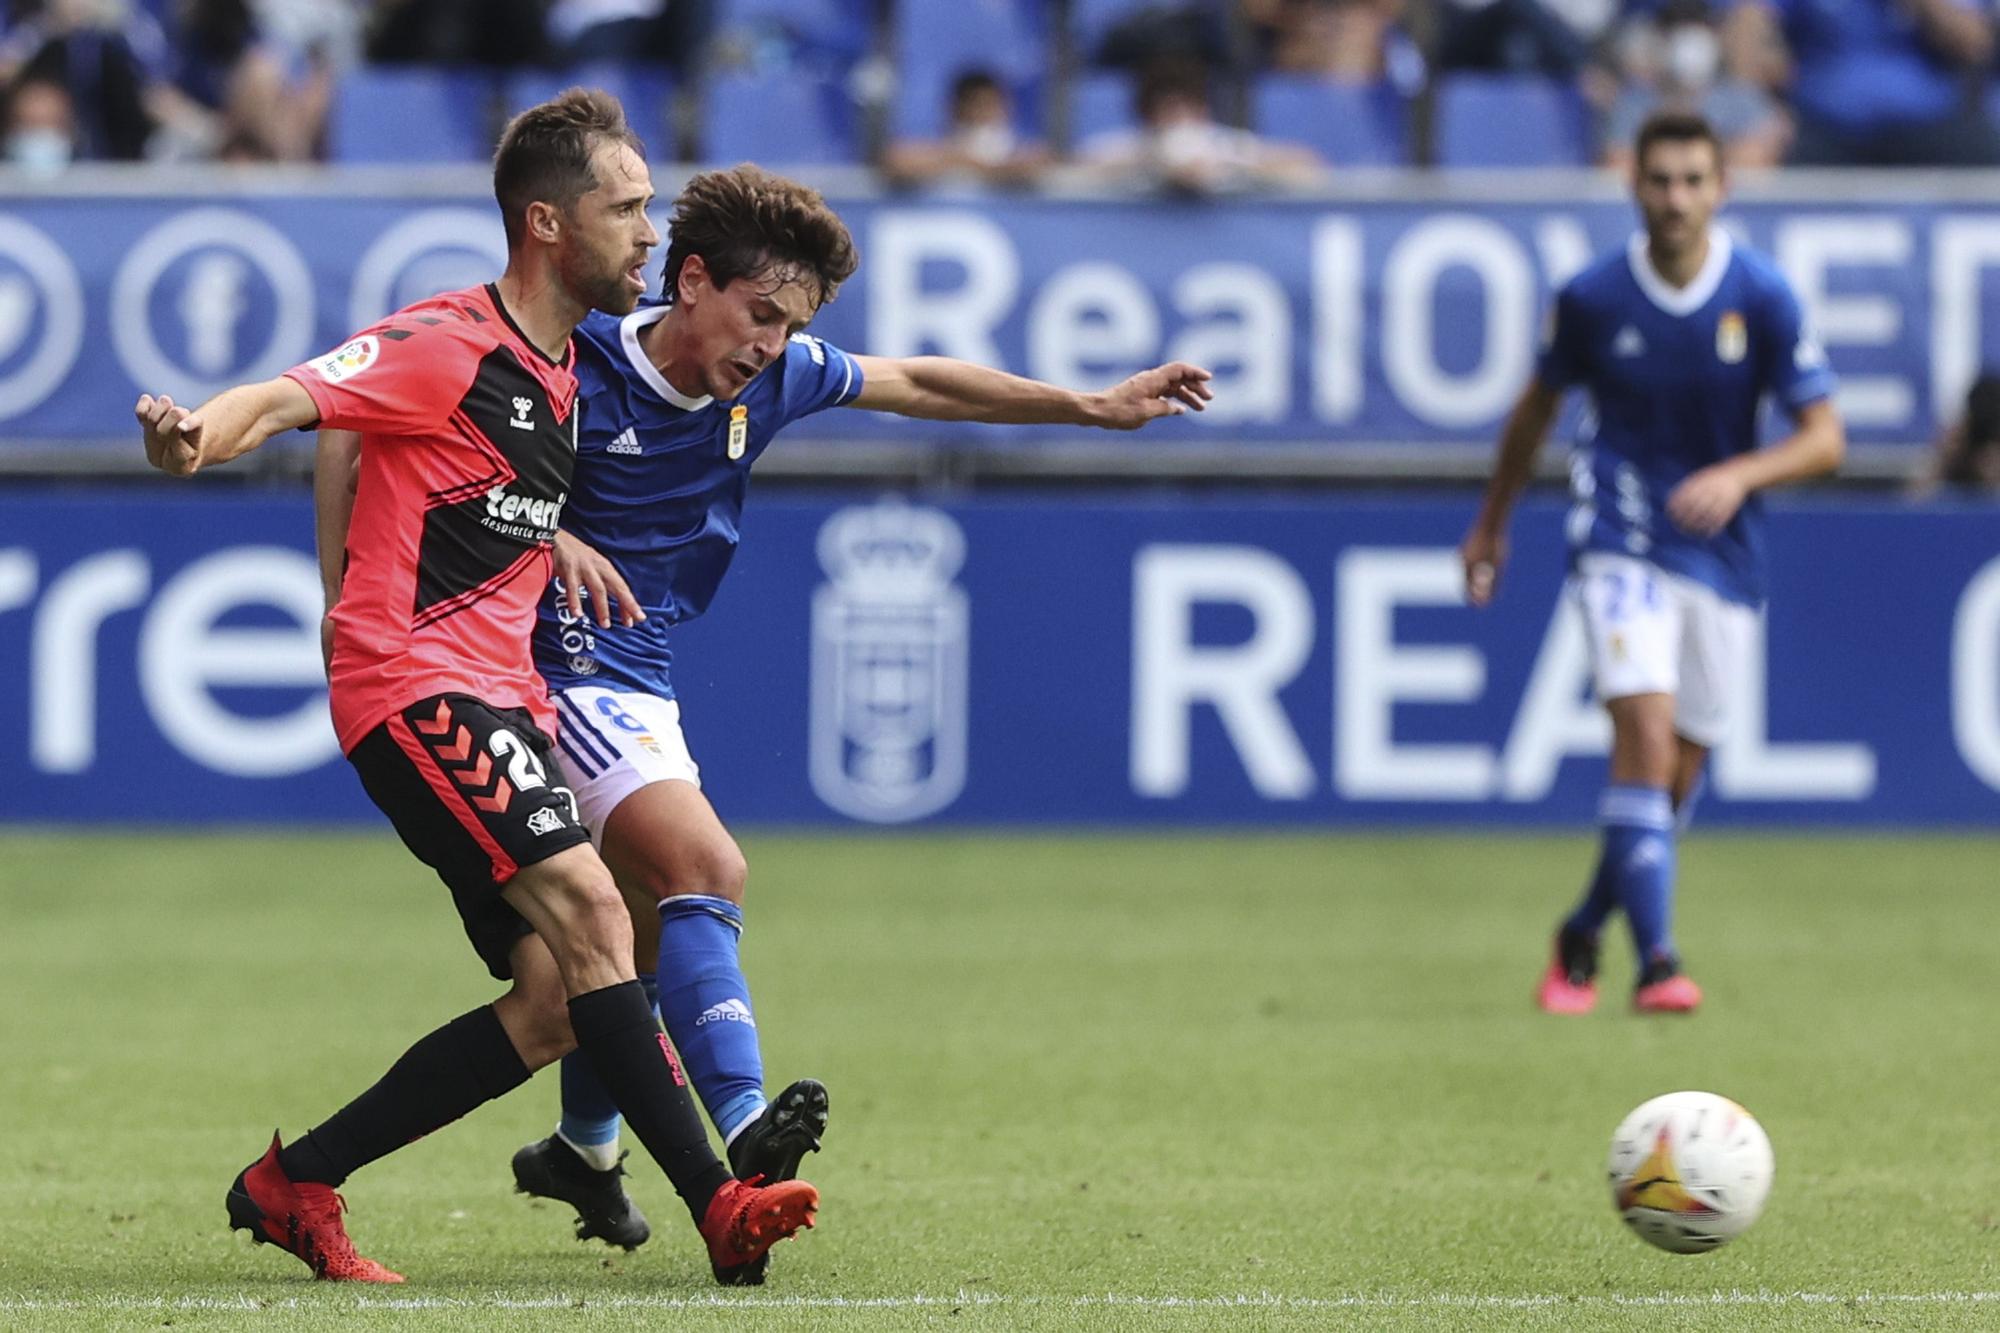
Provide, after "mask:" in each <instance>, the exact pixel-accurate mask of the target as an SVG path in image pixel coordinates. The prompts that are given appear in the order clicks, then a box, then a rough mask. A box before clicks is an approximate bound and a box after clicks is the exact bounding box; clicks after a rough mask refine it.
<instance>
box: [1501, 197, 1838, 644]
mask: <svg viewBox="0 0 2000 1333" xmlns="http://www.w3.org/2000/svg"><path fill="white" fill-rule="evenodd" d="M1537 375H1538V377H1539V378H1540V380H1541V382H1542V383H1543V384H1544V385H1546V386H1548V387H1550V388H1554V389H1567V388H1569V387H1571V386H1573V385H1581V386H1582V387H1583V388H1585V389H1586V390H1587V391H1588V392H1589V394H1590V396H1591V399H1592V408H1593V412H1592V415H1593V416H1594V418H1595V425H1594V426H1593V427H1592V428H1591V431H1590V433H1589V435H1588V436H1587V437H1586V439H1585V440H1583V441H1580V442H1579V448H1578V451H1577V454H1576V457H1575V459H1574V460H1573V462H1572V464H1571V468H1570V479H1571V489H1572V492H1573V494H1574V496H1575V499H1576V506H1575V508H1574V509H1573V510H1572V511H1571V513H1570V521H1569V539H1570V547H1571V550H1572V553H1581V552H1583V551H1616V552H1619V553H1621V554H1624V555H1634V556H1639V557H1642V558H1644V559H1647V560H1650V561H1652V562H1653V563H1654V564H1657V565H1659V566H1660V567H1661V568H1662V569H1666V570H1670V571H1672V572H1673V573H1676V574H1681V575H1684V576H1686V577H1688V578H1691V579H1694V580H1696V581H1698V582H1700V583H1704V584H1706V585H1708V586H1709V587H1711V588H1713V589H1715V590H1716V591H1717V592H1718V593H1720V594H1721V595H1722V596H1724V597H1726V598H1728V599H1729V600H1731V601H1734V602H1741V603H1745V604H1748V605H1751V606H1756V605H1760V604H1761V603H1762V602H1763V600H1764V570H1763V533H1762V527H1763V507H1762V504H1761V502H1760V501H1759V500H1758V498H1757V497H1756V496H1755V495H1754V494H1753V495H1752V496H1751V497H1750V498H1749V500H1747V501H1746V502H1745V503H1744V505H1743V508H1742V509H1741V510H1740V511H1738V513H1737V515H1736V517H1735V518H1734V519H1732V520H1730V523H1729V526H1728V527H1726V528H1724V529H1723V530H1722V531H1721V532H1719V533H1717V534H1716V535H1715V536H1713V537H1695V536H1690V535H1689V534H1688V533H1686V532H1683V531H1681V530H1680V529H1679V528H1678V527H1676V526H1675V525H1674V523H1673V521H1672V520H1671V519H1669V518H1668V517H1667V515H1666V503H1667V497H1668V496H1669V495H1670V494H1672V493H1673V489H1674V487H1675V486H1677V485H1679V484H1680V482H1681V480H1682V479H1683V478H1684V477H1686V476H1688V475H1689V474H1690V473H1693V472H1697V471H1699V470H1700V469H1702V468H1704V467H1707V466H1708V465H1709V464H1711V463H1715V462H1719V461H1721V460H1722V459H1725V458H1729V457H1732V456H1733V455H1736V454H1741V453H1746V452H1748V451H1749V450H1752V449H1755V448H1757V447H1758V443H1759V441H1758V435H1757V417H1758V411H1759V407H1760V405H1761V403H1762V402H1763V399H1764V396H1765V394H1767V393H1768V394H1771V395H1773V396H1774V397H1776V398H1777V400H1778V401H1779V403H1780V404H1782V405H1783V406H1784V407H1785V408H1786V409H1787V410H1788V411H1790V412H1793V413H1796V412H1798V411H1799V410H1800V409H1801V408H1804V407H1805V406H1807V405H1808V404H1810V403H1813V402H1816V401H1817V400H1819V399H1821V398H1825V397H1827V396H1828V395H1829V394H1831V393H1832V392H1833V374H1832V372H1831V371H1829V370H1828V369H1827V367H1826V358H1825V356H1824V355H1823V354H1822V353H1821V351H1820V349H1819V346H1818V344H1817V343H1815V342H1814V341H1813V340H1812V338H1811V337H1810V336H1808V335H1807V334H1806V332H1805V331H1804V329H1803V328H1802V321H1801V318H1800V314H1799V302H1798V298H1797V297H1795V296H1793V295H1792V291H1791V288H1790V287H1788V286H1786V284H1785V280H1784V277H1783V276H1782V275H1781V274H1779V272H1778V270H1777V268H1776V267H1775V266H1774V265H1772V263H1771V262H1770V261H1769V260H1767V259H1765V258H1764V257H1763V256H1761V255H1757V254H1753V253H1750V252H1748V251H1745V250H1741V249H1738V248H1736V247H1734V246H1732V245H1731V243H1730V240H1729V237H1728V235H1727V234H1726V233H1724V232H1722V231H1720V230H1716V231H1713V232H1711V233H1710V235H1709V252H1708V262H1707V263H1706V264H1704V265H1703V266H1702V271H1701V272H1700V273H1699V274H1698V275H1696V277H1695V279H1694V281H1693V282H1691V283H1689V284H1688V285H1687V286H1686V287H1681V288H1675V287H1673V286H1670V285H1669V284H1668V283H1667V282H1666V280H1665V279H1663V278H1661V277H1660V276H1659V275H1658V274H1657V273H1656V272H1655V271H1654V269H1653V266H1652V262H1651V260H1650V259H1649V258H1648V257H1647V254H1646V239H1645V237H1644V236H1643V235H1641V236H1635V237H1633V238H1632V244H1631V245H1630V246H1629V247H1628V249H1627V251H1626V253H1624V254H1618V255H1612V256H1608V257H1606V258H1604V259H1601V260H1599V261H1598V262H1597V263H1595V264H1593V265H1591V267H1589V268H1587V269H1585V270H1584V271H1583V272H1582V273H1580V274H1578V275H1577V276H1576V277H1575V278H1573V279H1572V280H1571V281H1570V282H1569V284H1568V285H1567V286H1565V287H1564V288H1563V289H1562V292H1561V293H1560V294H1559V295H1558V296H1557V297H1556V306H1555V310H1554V312H1553V314H1552V316H1551V325H1550V328H1549V331H1548V338H1547V341H1546V343H1545V345H1544V347H1543V349H1542V355H1541V362H1540V365H1539V366H1538V368H1537Z"/></svg>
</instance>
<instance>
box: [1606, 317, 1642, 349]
mask: <svg viewBox="0 0 2000 1333" xmlns="http://www.w3.org/2000/svg"><path fill="white" fill-rule="evenodd" d="M1645 354H1646V340H1645V339H1644V338H1642V337H1640V336H1639V330H1637V329H1635V328H1633V327H1632V326H1631V325H1630V324H1627V325H1626V326H1625V327H1624V328H1622V329H1620V330H1618V336H1617V337H1616V338H1613V339H1612V340H1611V355H1613V356H1644V355H1645Z"/></svg>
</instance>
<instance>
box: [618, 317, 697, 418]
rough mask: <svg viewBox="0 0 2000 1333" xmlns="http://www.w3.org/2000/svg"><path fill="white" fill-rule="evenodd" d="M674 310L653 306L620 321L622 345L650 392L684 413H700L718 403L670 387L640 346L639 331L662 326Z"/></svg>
mask: <svg viewBox="0 0 2000 1333" xmlns="http://www.w3.org/2000/svg"><path fill="white" fill-rule="evenodd" d="M672 309H673V307H672V306H670V305H649V306H643V307H641V308H640V309H638V310H634V311H633V312H632V313H631V314H629V315H627V316H625V318H623V319H621V320H619V321H618V341H619V342H620V343H622V344H623V345H624V348H625V359H626V360H627V361H630V362H631V363H632V369H634V370H636V371H638V372H639V378H640V379H642V380H644V381H645V382H646V387H647V388H649V389H651V390H652V391H653V392H654V393H656V394H658V395H660V397H662V398H664V399H666V400H667V401H668V402H669V403H671V404H673V405H674V406H675V407H678V408H679V409H680V410H681V411H683V412H699V411H700V410H701V409H702V408H704V407H707V406H708V405H709V404H710V403H712V402H714V401H715V399H714V398H712V397H709V396H707V395H703V396H702V397H700V398H690V397H688V396H687V395H686V394H684V393H682V392H681V391H680V390H679V389H676V388H675V387H674V386H673V385H671V384H669V383H667V377H666V376H665V375H662V374H661V373H660V368H659V367H658V366H656V365H654V364H653V359H652V358H651V357H649V356H647V355H646V349H645V348H643V347H641V346H639V331H640V330H641V329H643V328H645V327H646V326H647V325H649V324H657V323H659V321H660V320H661V319H663V318H665V317H666V313H667V312H668V311H669V310H672Z"/></svg>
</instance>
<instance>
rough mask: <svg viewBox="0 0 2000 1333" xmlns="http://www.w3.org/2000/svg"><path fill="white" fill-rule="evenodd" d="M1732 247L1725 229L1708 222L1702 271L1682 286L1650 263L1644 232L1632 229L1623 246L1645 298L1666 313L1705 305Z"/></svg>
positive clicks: (1684, 312) (1685, 311) (1719, 280)
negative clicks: (1706, 244) (1678, 285)
mask: <svg viewBox="0 0 2000 1333" xmlns="http://www.w3.org/2000/svg"><path fill="white" fill-rule="evenodd" d="M1734 248H1735V245H1734V242H1732V241H1731V240H1730V239H1729V233H1728V232H1726V231H1724V230H1723V229H1722V228H1720V227H1715V226H1711V227H1710V228H1709V229H1708V258H1707V259H1706V260H1704V261H1702V266H1701V272H1699V273H1697V274H1695V275H1694V281H1693V282H1690V283H1689V284H1688V285H1687V286H1685V287H1676V286H1674V285H1673V284H1672V283H1670V282H1668V281H1667V280H1666V279H1665V278H1663V277H1661V276H1660V271H1659V270H1658V269H1656V268H1654V267H1653V256H1652V255H1651V254H1649V253H1647V250H1646V233H1645V232H1643V231H1641V232H1634V233H1633V235H1632V239H1631V241H1630V242H1629V243H1628V244H1627V245H1626V247H1625V257H1626V258H1627V259H1628V260H1629V261H1630V262H1631V265H1632V277H1633V279H1634V280H1635V281H1637V282H1638V284H1639V290H1640V291H1642V292H1644V293H1645V294H1646V299H1647V300H1649V301H1651V302H1652V303H1653V304H1654V305H1656V306H1658V307H1659V308H1660V309H1662V310H1664V311H1666V312H1667V313H1668V314H1669V315H1682V316H1686V315H1692V314H1693V313H1694V312H1695V311H1697V310H1699V309H1701V308H1702V307H1703V306H1705V305H1707V304H1708V302H1709V298H1710V297H1712V296H1714V295H1715V289H1716V288H1717V287H1720V286H1721V285H1722V275H1723V274H1725V273H1727V272H1728V271H1729V257H1730V255H1731V254H1732V253H1733V252H1734Z"/></svg>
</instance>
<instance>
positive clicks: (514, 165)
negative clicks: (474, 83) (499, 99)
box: [493, 88, 646, 250]
mask: <svg viewBox="0 0 2000 1333" xmlns="http://www.w3.org/2000/svg"><path fill="white" fill-rule="evenodd" d="M607 139H609V140H612V141H613V142H616V143H622V144H624V145H625V146H626V147H628V148H630V149H631V150H632V151H633V152H635V153H637V154H639V156H641V157H644V156H645V155H646V145H645V144H644V143H643V142H641V141H640V139H639V136H638V134H637V133H636V132H635V131H634V130H633V129H632V127H631V126H630V125H628V124H626V123H625V108H623V107H621V106H619V105H618V99H617V98H615V97H613V96H612V95H611V94H610V93H607V92H604V91H603V90H602V89H598V88H571V89H569V90H568V91H566V92H562V93H559V94H557V95H556V96H554V97H552V98H550V99H549V100H548V101H546V102H543V103H542V104H541V105H540V106H531V107H529V108H528V109H527V110H526V111H523V112H522V113H521V114H520V115H518V116H516V117H514V118H513V119H512V120H510V121H508V122H507V128H506V129H505V130H503V131H502V132H501V134H500V148H499V150H498V151H497V152H495V153H494V154H493V197H494V198H495V199H498V200H499V201H500V220H501V221H502V222H503V223H504V224H505V225H506V227H507V248H508V249H509V250H511V249H513V248H514V247H515V246H516V245H518V244H520V242H521V235H522V231H523V229H524V228H525V227H526V226H527V220H528V205H529V204H533V203H545V204H554V205H555V206H556V207H557V208H560V209H561V210H562V211H563V212H565V213H567V212H569V211H570V210H571V209H573V208H575V207H576V201H577V200H579V199H581V198H583V196H585V195H586V194H589V193H590V192H591V191H592V190H594V189H596V188H597V186H598V180H597V174H596V173H595V172H593V171H592V170H591V169H590V158H591V154H593V153H595V152H596V151H597V149H598V145H600V144H602V143H603V142H604V141H605V140H607Z"/></svg>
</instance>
